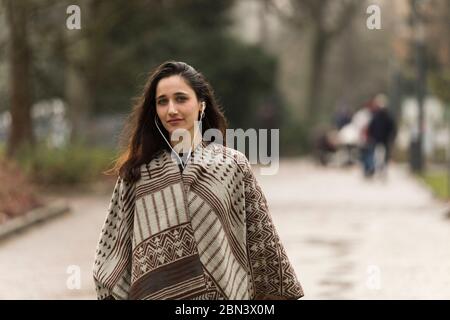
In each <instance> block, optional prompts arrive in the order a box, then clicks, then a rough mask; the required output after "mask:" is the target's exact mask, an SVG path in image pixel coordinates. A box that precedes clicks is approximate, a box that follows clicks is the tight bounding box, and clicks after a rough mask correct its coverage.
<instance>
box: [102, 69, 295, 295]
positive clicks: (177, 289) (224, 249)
mask: <svg viewBox="0 0 450 320" xmlns="http://www.w3.org/2000/svg"><path fill="white" fill-rule="evenodd" d="M127 128H128V132H129V136H130V138H129V140H128V145H127V149H126V151H125V152H124V153H123V155H122V156H121V157H120V158H119V159H118V161H117V162H116V165H115V167H114V169H113V170H114V171H115V172H116V173H117V174H118V179H117V182H116V185H115V188H114V192H113V196H112V199H111V203H110V206H109V212H108V215H107V218H106V222H105V224H104V227H103V229H102V232H101V235H100V240H99V244H98V248H97V251H96V260H95V263H94V280H95V283H96V290H97V295H98V298H99V299H298V298H300V297H302V296H303V291H302V288H301V286H300V283H299V282H298V280H297V278H296V275H295V272H294V270H293V268H292V266H291V264H290V263H289V260H288V258H287V256H286V253H285V251H284V248H283V246H282V244H281V243H280V239H279V237H278V235H277V233H276V230H275V228H274V226H273V223H272V220H271V217H270V215H269V212H268V208H267V203H266V199H265V197H264V195H263V193H262V191H261V188H260V187H259V185H258V183H257V181H256V180H255V178H254V176H253V173H252V171H251V168H250V164H249V163H248V161H247V158H246V157H245V155H243V154H242V153H240V152H238V151H236V150H233V149H231V148H227V147H225V146H224V145H223V143H222V144H220V143H216V142H210V143H208V142H206V141H203V140H202V135H203V133H205V132H206V130H208V129H215V130H216V131H217V130H218V131H219V132H220V133H221V134H222V136H223V137H225V130H226V120H225V117H224V115H223V113H222V112H221V111H220V108H219V106H218V104H217V102H216V100H215V98H214V94H213V90H212V89H211V87H210V85H209V84H208V82H207V81H206V80H205V78H204V77H203V75H202V74H200V73H199V72H197V71H196V70H195V69H194V68H192V67H191V66H189V65H187V64H185V63H183V62H166V63H163V64H162V65H160V66H159V67H158V68H157V69H156V70H155V71H154V72H153V74H152V75H151V76H150V78H149V80H148V82H147V84H146V86H145V88H144V92H143V94H142V96H141V98H140V99H139V100H138V102H137V104H136V106H135V108H134V111H133V113H132V116H131V118H130V121H129V125H128V126H127ZM179 133H184V134H185V136H183V139H176V138H175V136H179ZM191 137H192V138H191ZM180 140H181V142H179V141H180ZM222 142H223V141H222ZM174 160H175V161H174ZM211 160H212V161H211Z"/></svg>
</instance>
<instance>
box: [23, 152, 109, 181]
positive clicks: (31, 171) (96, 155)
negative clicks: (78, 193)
mask: <svg viewBox="0 0 450 320" xmlns="http://www.w3.org/2000/svg"><path fill="white" fill-rule="evenodd" d="M114 156H115V154H114V151H113V150H110V149H105V148H99V147H87V146H85V145H83V144H81V143H77V144H73V145H69V146H66V147H63V148H60V149H56V148H49V147H46V146H45V145H42V144H41V145H37V146H35V147H34V148H30V147H24V148H22V149H21V150H20V151H19V153H18V156H17V161H18V163H19V165H20V166H21V167H22V168H23V170H24V171H25V173H26V174H27V175H28V176H30V177H31V179H32V180H33V181H35V182H37V183H39V184H42V185H67V184H68V185H72V184H79V183H89V182H94V181H96V180H97V179H98V178H100V177H101V176H102V172H104V171H105V170H106V169H108V168H109V167H110V166H111V164H112V161H113V160H114Z"/></svg>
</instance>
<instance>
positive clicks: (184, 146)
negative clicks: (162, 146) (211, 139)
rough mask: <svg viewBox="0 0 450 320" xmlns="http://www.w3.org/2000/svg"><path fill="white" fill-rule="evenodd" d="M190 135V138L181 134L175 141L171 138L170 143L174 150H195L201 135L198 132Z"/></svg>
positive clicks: (184, 151)
mask: <svg viewBox="0 0 450 320" xmlns="http://www.w3.org/2000/svg"><path fill="white" fill-rule="evenodd" d="M190 137H191V139H184V137H183V136H181V137H180V139H179V140H175V141H172V139H171V140H170V144H171V146H172V148H173V149H174V150H175V152H177V153H188V152H189V150H190V148H192V149H191V150H195V148H196V147H197V146H198V145H199V143H201V142H202V135H201V133H200V132H197V133H196V134H195V135H194V134H193V133H191V135H190ZM180 140H181V141H180Z"/></svg>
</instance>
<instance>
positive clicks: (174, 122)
mask: <svg viewBox="0 0 450 320" xmlns="http://www.w3.org/2000/svg"><path fill="white" fill-rule="evenodd" d="M181 121H183V119H173V120H169V121H167V122H168V123H170V124H177V123H180V122H181Z"/></svg>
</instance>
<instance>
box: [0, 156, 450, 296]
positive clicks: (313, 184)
mask: <svg viewBox="0 0 450 320" xmlns="http://www.w3.org/2000/svg"><path fill="white" fill-rule="evenodd" d="M254 170H255V172H256V173H258V170H257V168H256V167H255V168H254ZM258 178H259V181H260V183H261V185H262V188H263V190H264V192H265V194H266V196H267V199H268V202H269V207H270V209H271V212H272V215H273V219H274V222H275V224H276V226H277V229H278V231H279V234H280V236H281V238H282V240H283V243H284V244H285V247H286V250H287V252H288V255H289V257H290V259H291V262H292V263H293V264H294V267H295V269H296V271H297V273H298V276H299V278H300V281H301V282H302V284H303V286H304V289H305V293H306V297H305V299H365V298H367V299H417V298H424V299H428V298H437V299H450V245H449V244H450V220H449V219H445V209H446V206H445V205H443V204H441V203H439V202H437V201H435V200H433V198H432V196H431V195H430V193H429V192H428V191H427V189H425V188H424V187H423V186H422V185H421V184H419V183H418V182H417V181H416V180H414V179H413V178H411V177H410V176H409V175H408V174H407V172H406V170H404V169H403V168H401V167H398V166H396V167H392V168H391V170H390V172H389V178H388V180H387V181H385V182H383V181H378V180H377V181H364V180H363V179H362V178H361V176H360V172H359V171H358V170H357V169H356V168H354V169H333V168H328V169H322V168H318V167H316V166H315V165H313V164H311V163H309V162H307V161H298V160H296V161H283V162H282V163H281V165H280V171H279V174H277V175H275V176H259V177H258ZM110 191H112V189H111V190H110ZM109 199H110V194H109V193H108V192H107V193H103V194H102V195H98V194H97V195H95V194H94V195H72V196H70V197H67V201H68V202H69V204H70V205H71V206H72V207H73V212H72V213H71V214H67V215H65V216H61V217H58V218H55V219H53V220H51V221H48V222H46V223H43V224H40V225H36V226H34V227H32V228H31V229H29V230H26V231H24V232H22V233H20V234H18V235H15V236H13V237H10V238H8V239H6V240H4V241H2V242H0V261H1V263H0V299H18V298H22V299H39V298H40V299H93V298H95V294H94V288H93V284H92V280H91V279H92V276H91V269H92V268H91V267H92V262H93V257H94V252H95V245H96V242H97V240H98V236H99V232H100V229H101V225H102V223H103V221H104V218H105V214H106V211H107V205H108V203H109ZM70 266H75V267H72V268H73V269H71V267H70ZM78 267H79V269H77V268H78ZM77 270H79V271H80V275H81V278H80V279H81V281H80V289H76V288H75V289H69V287H70V286H73V285H76V283H74V282H73V279H74V275H75V274H76V273H77ZM68 272H69V273H68ZM68 284H69V287H68Z"/></svg>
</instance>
